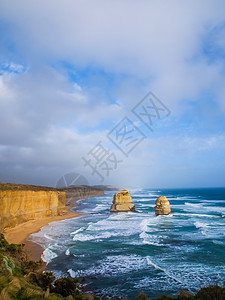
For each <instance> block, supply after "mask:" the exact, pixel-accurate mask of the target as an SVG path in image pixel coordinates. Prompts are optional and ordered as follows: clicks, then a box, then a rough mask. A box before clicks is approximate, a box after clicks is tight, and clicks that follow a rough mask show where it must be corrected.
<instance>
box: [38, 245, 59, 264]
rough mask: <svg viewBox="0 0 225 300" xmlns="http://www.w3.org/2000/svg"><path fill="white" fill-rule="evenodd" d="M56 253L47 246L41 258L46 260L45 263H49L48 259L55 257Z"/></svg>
mask: <svg viewBox="0 0 225 300" xmlns="http://www.w3.org/2000/svg"><path fill="white" fill-rule="evenodd" d="M57 256H58V255H57V254H56V253H55V252H53V251H52V250H51V249H50V248H47V249H45V250H44V252H43V253H42V255H41V258H42V260H43V261H44V262H46V263H47V264H49V263H50V261H52V260H53V259H54V258H56V257H57Z"/></svg>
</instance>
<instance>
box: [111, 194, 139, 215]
mask: <svg viewBox="0 0 225 300" xmlns="http://www.w3.org/2000/svg"><path fill="white" fill-rule="evenodd" d="M110 211H111V212H126V211H136V210H135V206H134V204H133V203H132V198H131V196H130V194H129V192H128V191H127V190H123V191H121V192H119V193H116V194H115V195H114V198H113V204H112V206H111V209H110Z"/></svg>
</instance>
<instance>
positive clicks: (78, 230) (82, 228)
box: [70, 227, 85, 235]
mask: <svg viewBox="0 0 225 300" xmlns="http://www.w3.org/2000/svg"><path fill="white" fill-rule="evenodd" d="M84 229H85V228H84V227H80V228H78V229H77V230H75V231H73V232H71V233H70V234H71V235H73V234H77V233H78V232H81V231H83V230H84Z"/></svg>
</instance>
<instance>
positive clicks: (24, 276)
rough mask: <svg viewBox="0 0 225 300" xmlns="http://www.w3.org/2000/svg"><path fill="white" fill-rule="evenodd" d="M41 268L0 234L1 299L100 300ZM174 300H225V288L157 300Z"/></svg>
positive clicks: (71, 280)
mask: <svg viewBox="0 0 225 300" xmlns="http://www.w3.org/2000/svg"><path fill="white" fill-rule="evenodd" d="M41 265H42V262H41V261H40V262H34V261H29V260H28V259H27V257H26V254H25V253H24V251H23V245H20V244H9V243H8V242H7V241H6V239H5V238H4V235H3V234H1V233H0V299H1V300H10V299H12V300H39V299H46V300H58V299H66V300H73V299H75V300H100V298H98V297H93V296H91V295H85V294H83V293H82V288H81V282H80V281H79V280H78V279H74V278H68V277H65V278H60V279H57V280H55V276H54V275H53V274H52V273H51V272H44V273H41V272H39V270H40V267H41ZM82 280H84V279H82ZM149 288H151V287H149ZM112 299H115V298H112ZM124 299H125V298H124ZM173 299H178V300H225V287H220V286H218V285H212V286H209V287H205V288H202V289H200V290H199V291H198V292H197V293H196V294H195V295H192V294H190V293H189V292H188V291H180V293H179V295H178V296H176V297H169V296H166V295H163V296H160V297H158V298H157V300H173ZM136 300H150V299H149V298H148V297H147V296H146V295H145V294H144V293H140V294H139V295H138V297H137V298H136Z"/></svg>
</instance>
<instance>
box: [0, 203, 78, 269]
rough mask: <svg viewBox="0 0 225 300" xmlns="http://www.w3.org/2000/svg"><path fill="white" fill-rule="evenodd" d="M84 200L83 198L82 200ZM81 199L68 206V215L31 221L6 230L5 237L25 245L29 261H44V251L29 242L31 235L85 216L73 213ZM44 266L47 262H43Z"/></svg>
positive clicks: (33, 242) (37, 245)
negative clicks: (62, 222)
mask: <svg viewBox="0 0 225 300" xmlns="http://www.w3.org/2000/svg"><path fill="white" fill-rule="evenodd" d="M81 199H83V198H81ZM78 200H80V199H76V200H73V201H72V203H70V204H69V205H66V213H65V214H64V215H61V216H53V217H45V218H42V219H37V220H30V221H27V222H24V223H21V224H19V225H17V226H15V227H13V228H9V229H5V230H4V232H3V233H4V236H5V238H6V240H7V241H8V242H9V243H13V244H24V247H23V249H24V251H25V253H26V255H27V257H28V259H29V260H34V261H40V260H42V258H41V255H42V253H43V251H44V248H42V247H41V246H40V245H39V244H37V243H36V242H35V241H29V240H28V238H29V236H30V234H32V233H35V232H38V231H39V230H40V229H41V228H42V227H44V226H46V225H48V224H49V223H52V222H57V221H62V220H66V219H71V218H76V217H79V216H81V215H83V214H81V213H78V212H75V211H72V210H71V209H72V208H74V207H76V202H77V201H78ZM42 262H43V264H44V266H46V264H45V262H44V261H43V260H42Z"/></svg>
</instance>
